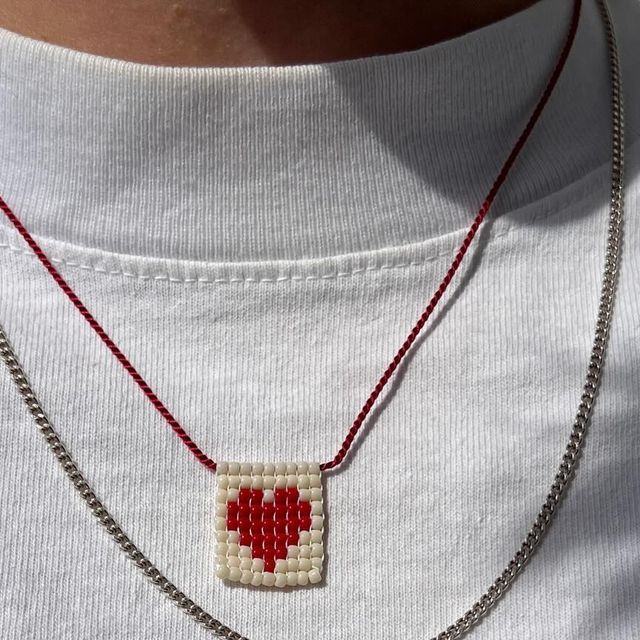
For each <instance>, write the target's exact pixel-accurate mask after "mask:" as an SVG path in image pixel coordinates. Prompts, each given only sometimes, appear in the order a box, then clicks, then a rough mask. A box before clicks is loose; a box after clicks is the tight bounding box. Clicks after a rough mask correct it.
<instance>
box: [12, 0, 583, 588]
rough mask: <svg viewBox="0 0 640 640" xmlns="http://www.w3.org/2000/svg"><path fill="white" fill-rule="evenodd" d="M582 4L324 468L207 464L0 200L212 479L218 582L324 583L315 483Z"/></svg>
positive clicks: (476, 223)
mask: <svg viewBox="0 0 640 640" xmlns="http://www.w3.org/2000/svg"><path fill="white" fill-rule="evenodd" d="M580 5H581V0H574V5H573V13H572V17H571V22H570V25H569V30H568V34H567V37H566V40H565V43H564V45H563V47H562V49H561V51H560V54H559V56H558V59H557V62H556V64H555V66H554V68H553V71H552V73H551V75H550V77H549V79H548V81H547V84H546V86H545V88H544V91H543V92H542V95H541V96H540V98H539V100H538V102H537V103H536V105H535V108H534V110H533V112H532V114H531V116H530V117H529V119H528V121H527V123H526V125H525V127H524V129H523V130H522V132H521V133H520V135H519V137H518V139H517V140H516V143H515V145H514V146H513V148H512V149H511V152H510V153H509V155H508V157H507V159H506V160H505V162H504V164H503V165H502V168H501V169H500V171H499V173H498V176H497V178H496V179H495V181H494V182H493V184H492V186H491V188H490V190H489V192H488V194H487V196H486V198H485V199H484V201H483V203H482V206H481V207H480V209H479V210H478V212H477V214H476V216H475V218H474V219H473V222H472V223H471V225H470V227H469V229H468V230H467V233H466V235H465V237H464V239H463V240H462V242H461V244H460V246H459V247H458V249H457V251H456V252H455V254H454V257H453V260H452V262H451V264H450V265H449V268H448V269H447V271H446V273H445V276H444V278H443V279H442V281H441V282H440V284H439V285H438V287H437V289H436V290H435V292H434V293H433V295H432V297H431V299H430V300H429V303H428V304H427V306H426V308H425V309H424V311H423V312H422V313H421V315H420V316H419V318H418V320H417V322H416V323H415V325H414V326H413V328H412V329H411V331H410V332H409V334H408V335H407V337H406V338H405V340H404V342H403V343H402V345H401V346H400V348H399V349H398V351H397V352H396V354H395V355H394V357H393V359H392V360H391V362H390V363H389V364H388V365H387V367H386V369H385V370H384V372H383V373H382V376H381V377H380V379H379V380H378V382H377V383H376V385H375V386H374V388H373V390H372V391H371V393H370V394H369V397H368V398H367V399H366V401H365V403H364V405H363V406H362V408H361V409H360V411H359V412H358V414H357V416H356V418H355V419H354V421H353V423H352V424H351V427H350V428H349V430H348V432H347V434H346V436H345V438H344V441H343V443H342V445H341V446H340V449H339V450H338V452H337V453H336V454H335V456H334V457H333V458H332V459H331V460H328V461H326V462H323V463H321V464H320V463H306V462H305V463H275V464H272V463H242V464H241V463H235V462H231V463H227V462H220V461H218V462H216V461H215V460H213V459H212V458H210V457H209V456H208V455H207V454H206V453H205V452H204V451H203V450H202V449H201V448H200V447H199V446H198V445H197V444H196V443H195V442H194V441H193V439H192V438H191V437H190V436H189V434H188V433H187V432H186V431H185V429H184V428H183V427H182V426H181V424H180V423H179V422H178V420H177V419H176V418H175V417H174V415H173V414H172V413H171V412H170V411H169V409H168V408H167V407H166V406H165V405H164V403H163V402H162V401H161V400H160V398H159V397H158V396H157V395H156V394H155V392H154V391H153V390H152V389H151V387H150V386H149V384H148V383H147V382H146V381H145V380H144V379H143V377H142V376H141V375H140V373H138V371H137V370H136V368H135V367H134V366H133V364H132V363H131V362H130V361H129V359H128V358H127V356H126V355H125V354H124V353H123V352H122V351H121V349H120V348H119V347H118V345H117V344H116V343H115V342H114V341H113V340H112V339H111V337H109V335H108V334H107V332H106V331H105V330H104V329H103V328H102V326H101V325H100V323H99V322H98V321H97V320H96V319H95V317H94V316H93V315H92V314H91V312H90V311H89V309H88V308H87V307H86V306H85V304H84V303H83V302H82V301H81V300H80V298H79V297H78V295H77V294H76V293H75V292H74V291H73V289H72V288H71V286H70V285H69V284H68V283H67V281H66V280H65V279H64V277H63V276H62V275H61V274H60V272H59V271H58V270H57V269H56V267H55V266H54V265H53V264H52V262H51V260H50V259H49V258H48V257H47V255H46V254H45V252H44V251H43V249H42V248H41V247H40V245H39V244H38V243H37V242H36V240H35V239H34V238H33V236H32V235H31V234H30V233H29V231H28V230H27V229H26V227H25V226H24V225H23V224H22V222H21V221H20V219H19V218H18V217H17V216H16V214H15V213H14V212H13V211H12V210H11V209H10V207H9V205H8V204H7V203H6V202H5V201H4V199H2V197H0V208H1V209H2V211H3V212H4V214H5V216H6V217H7V218H8V220H9V221H10V222H11V223H12V224H13V226H14V227H15V228H16V230H17V231H18V232H19V233H20V235H21V236H22V237H23V238H24V240H25V241H26V243H27V244H28V245H29V247H30V248H31V249H32V250H33V252H34V254H35V255H36V257H37V258H38V260H39V261H40V262H41V263H42V265H43V266H44V267H45V269H46V270H47V271H48V272H49V274H50V275H51V276H52V277H53V279H54V280H55V282H56V283H57V285H58V286H59V287H60V289H62V291H63V292H64V293H65V294H66V296H67V297H68V298H69V300H70V301H71V302H72V303H73V305H74V306H75V307H76V309H77V310H78V311H79V312H80V313H81V314H82V316H83V317H84V319H85V320H86V321H87V322H88V323H89V325H90V326H91V328H92V329H93V330H94V331H95V333H96V334H97V335H98V337H99V338H100V339H101V340H102V342H103V343H104V344H105V345H106V346H107V348H108V349H109V350H110V351H111V353H112V354H113V355H114V356H115V357H116V358H117V360H118V361H119V362H120V364H122V366H123V367H124V368H125V370H126V371H127V373H128V374H129V375H130V376H131V377H132V378H133V380H134V381H135V383H136V384H137V385H138V386H139V387H140V389H141V390H142V392H143V393H144V395H145V396H146V397H147V398H148V399H149V401H150V402H151V403H152V404H153V406H154V407H155V408H156V410H157V411H158V412H159V413H160V415H161V416H162V417H163V418H164V419H165V421H166V422H167V423H168V424H169V426H170V427H171V428H172V430H173V431H174V432H175V434H176V435H177V436H178V437H179V438H180V439H181V440H182V442H183V443H184V445H185V446H186V447H187V448H188V449H189V451H191V453H192V454H193V455H194V456H195V457H196V458H197V460H198V461H199V462H200V463H201V464H203V465H204V466H205V467H207V469H210V470H212V471H214V470H215V471H217V476H218V495H217V499H216V531H217V538H218V549H217V552H218V560H219V563H218V565H219V566H218V571H217V573H218V575H219V576H220V577H221V578H225V579H230V580H233V581H240V582H243V583H246V584H253V585H255V586H258V585H265V586H274V585H275V586H279V587H283V586H294V585H298V584H300V585H305V584H307V583H316V582H319V581H320V580H321V571H322V563H323V557H324V551H323V542H322V537H323V525H324V516H323V502H322V486H321V479H320V475H321V472H322V471H327V470H329V469H334V468H335V467H337V466H338V465H339V464H340V463H341V462H342V461H343V460H344V458H345V457H346V456H347V454H348V453H349V449H350V447H351V445H352V443H353V441H354V440H355V438H356V436H357V434H358V432H359V431H360V428H361V427H362V425H363V424H364V422H365V420H366V418H367V416H368V415H369V413H370V411H371V409H372V408H373V406H374V404H375V403H376V400H377V399H378V397H379V396H380V394H381V392H382V391H383V389H384V388H385V386H386V385H387V383H388V382H389V380H390V379H391V378H392V377H393V374H394V373H395V371H396V369H397V368H398V365H399V364H400V363H401V362H402V360H403V359H404V357H405V356H406V354H407V353H408V351H409V349H410V348H411V346H412V345H413V343H414V342H415V340H416V338H417V337H418V335H419V334H420V332H421V331H422V329H423V327H424V326H425V324H426V323H427V321H428V319H429V318H430V316H431V314H432V313H433V311H434V309H435V308H436V306H437V304H438V302H439V301H440V299H441V298H442V296H443V295H444V293H445V291H446V290H447V288H448V286H449V284H450V283H451V281H452V279H453V277H454V275H455V273H456V271H457V270H458V268H459V266H460V264H461V263H462V261H463V259H464V256H465V254H466V253H467V250H468V249H469V246H470V245H471V243H472V241H473V239H474V237H475V236H476V233H477V231H478V229H479V228H480V226H481V224H482V222H483V221H484V219H485V218H486V216H487V214H488V213H489V210H490V209H491V206H492V204H493V202H494V200H495V198H496V196H497V195H498V192H499V191H500V189H501V187H502V186H503V184H504V183H505V181H506V179H507V176H508V174H509V172H510V170H511V168H512V167H513V164H514V163H515V161H516V158H517V157H518V155H519V154H520V152H521V151H522V149H523V147H524V145H525V143H526V141H527V139H528V138H529V136H530V134H531V132H532V131H533V129H534V127H535V125H536V123H537V122H538V120H539V118H540V115H541V114H542V112H543V110H544V108H545V106H546V105H547V103H548V100H549V98H550V96H551V94H552V92H553V90H554V88H555V86H556V84H557V81H558V78H559V77H560V74H561V72H562V70H563V68H564V65H565V62H566V60H567V57H568V55H569V52H570V50H571V46H572V44H573V41H574V38H575V34H576V30H577V27H578V21H579V16H580Z"/></svg>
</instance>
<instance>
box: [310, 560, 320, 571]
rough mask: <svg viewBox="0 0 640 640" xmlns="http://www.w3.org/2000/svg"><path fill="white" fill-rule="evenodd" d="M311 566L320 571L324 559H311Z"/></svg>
mask: <svg viewBox="0 0 640 640" xmlns="http://www.w3.org/2000/svg"><path fill="white" fill-rule="evenodd" d="M311 566H312V567H313V568H314V569H318V571H320V569H322V558H311Z"/></svg>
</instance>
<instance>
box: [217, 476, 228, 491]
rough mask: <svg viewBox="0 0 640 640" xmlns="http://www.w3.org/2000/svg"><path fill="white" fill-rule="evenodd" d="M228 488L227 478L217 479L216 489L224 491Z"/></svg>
mask: <svg viewBox="0 0 640 640" xmlns="http://www.w3.org/2000/svg"><path fill="white" fill-rule="evenodd" d="M228 486H229V476H220V477H219V478H218V488H219V489H226V488H227V487H228Z"/></svg>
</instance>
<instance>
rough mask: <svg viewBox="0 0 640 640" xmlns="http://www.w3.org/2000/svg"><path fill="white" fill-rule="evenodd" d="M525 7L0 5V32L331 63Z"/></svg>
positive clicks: (153, 0)
mask: <svg viewBox="0 0 640 640" xmlns="http://www.w3.org/2000/svg"><path fill="white" fill-rule="evenodd" d="M533 2H534V0H492V1H491V2H468V0H449V1H448V2H436V1H435V0H432V1H431V2H428V1H425V0H400V1H396V2H390V1H389V0H323V2H317V0H269V2H256V1H255V0H189V2H183V1H180V0H178V1H176V0H139V1H136V2H132V0H112V1H111V2H108V3H102V2H101V3H97V2H85V1H84V0H59V1H58V2H47V3H42V2H41V1H40V0H5V2H3V3H2V6H1V7H0V26H1V27H4V28H5V29H8V30H10V31H14V32H16V33H20V34H22V35H26V36H29V37H31V38H35V39H38V40H44V41H46V42H50V43H52V44H58V45H61V46H65V47H68V48H71V49H76V50H79V51H85V52H87V53H93V54H97V55H103V56H107V57H110V58H119V59H122V60H129V61H132V62H142V63H148V64H155V65H163V66H221V67H239V66H266V65H290V64H306V63H313V62H332V61H337V60H348V59H353V58H362V57H368V56H372V55H380V54H388V53H395V52H400V51H410V50H414V49H418V48H421V47H425V46H428V45H431V44H435V43H437V42H440V41H443V40H447V39H450V38H453V37H456V36H459V35H461V34H463V33H466V32H468V31H471V30H474V29H478V28H480V27H482V26H485V25H487V24H490V23H492V22H495V21H497V20H500V19H502V18H505V17H507V16H509V15H511V14H513V13H516V12H518V11H520V10H522V9H524V8H526V7H527V6H529V5H531V4H533Z"/></svg>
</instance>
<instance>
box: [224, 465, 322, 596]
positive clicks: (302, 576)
mask: <svg viewBox="0 0 640 640" xmlns="http://www.w3.org/2000/svg"><path fill="white" fill-rule="evenodd" d="M216 471H217V478H218V491H217V496H216V537H217V541H218V543H217V561H218V562H217V571H216V574H217V575H218V577H219V578H222V579H223V580H231V581H233V582H240V583H242V584H247V585H252V586H254V587H259V586H264V587H296V586H305V585H308V584H317V583H318V582H320V581H321V579H322V563H323V559H324V546H323V542H322V534H323V530H324V514H323V505H322V482H321V478H320V465H319V464H318V463H315V462H288V463H287V462H279V463H264V464H263V463H260V462H256V463H239V462H218V464H217V468H216Z"/></svg>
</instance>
